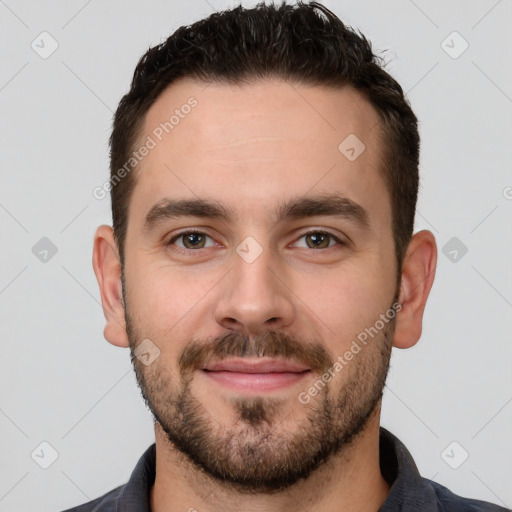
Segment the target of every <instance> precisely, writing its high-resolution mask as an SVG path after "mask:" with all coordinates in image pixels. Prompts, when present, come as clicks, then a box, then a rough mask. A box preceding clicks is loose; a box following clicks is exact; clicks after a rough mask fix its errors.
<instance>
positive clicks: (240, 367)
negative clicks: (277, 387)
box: [203, 357, 310, 373]
mask: <svg viewBox="0 0 512 512" xmlns="http://www.w3.org/2000/svg"><path fill="white" fill-rule="evenodd" d="M309 369H310V368H308V367H307V366H304V365H301V364H298V363H294V362H292V361H286V360H282V359H269V358H261V357H258V358H257V359H254V358H244V359H227V360H224V361H218V362H214V363H209V364H207V365H206V366H205V368H203V370H207V371H211V372H219V371H226V372H239V373H282V372H287V373H300V372H304V371H306V370H309Z"/></svg>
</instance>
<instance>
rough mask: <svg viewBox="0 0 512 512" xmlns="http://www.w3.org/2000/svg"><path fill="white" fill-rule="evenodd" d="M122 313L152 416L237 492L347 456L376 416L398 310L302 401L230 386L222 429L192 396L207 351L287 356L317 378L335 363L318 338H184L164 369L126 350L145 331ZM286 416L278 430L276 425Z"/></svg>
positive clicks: (281, 482) (200, 465) (290, 480)
mask: <svg viewBox="0 0 512 512" xmlns="http://www.w3.org/2000/svg"><path fill="white" fill-rule="evenodd" d="M396 299H397V297H395V300H396ZM125 315H126V316H125V318H126V330H127V334H128V338H129V341H130V351H131V361H132V364H133V367H134V370H135V375H136V378H137V382H138V385H139V388H140V390H141V394H142V397H143V399H144V401H145V403H146V405H147V407H148V408H149V410H150V411H151V413H152V415H153V418H154V421H155V422H158V424H159V425H160V426H161V429H162V431H163V432H164V433H165V435H166V438H167V439H168V441H169V442H170V443H171V445H172V446H174V448H175V449H176V450H177V451H178V452H181V453H182V454H183V455H184V456H185V458H186V459H188V460H189V461H190V462H191V463H192V464H193V466H194V467H195V468H196V469H197V470H199V471H200V472H202V473H204V474H206V475H208V476H209V477H211V478H212V479H213V480H214V481H215V482H216V483H218V484H221V485H222V486H223V487H225V488H227V487H229V488H230V489H233V490H234V491H236V492H238V493H242V494H255V493H272V492H275V491H278V490H283V489H286V488H288V487H290V486H292V485H293V484H295V483H296V482H297V481H299V480H300V479H306V478H308V476H309V475H311V473H312V472H313V471H315V470H316V469H317V468H318V467H319V466H320V465H322V464H323V463H325V462H326V461H328V460H329V459H331V458H332V457H334V456H335V455H337V454H341V453H345V449H346V448H347V447H348V446H350V445H351V444H353V442H354V440H355V439H356V438H357V437H358V436H359V435H360V434H361V433H363V432H364V431H365V428H366V427H367V426H368V423H369V420H370V419H371V418H372V417H374V416H375V415H376V414H378V410H377V408H378V406H379V404H380V402H381V399H382V394H383V389H384V385H385V382H386V377H387V374H388V370H389V361H390V356H391V348H392V338H393V333H394V327H395V323H396V317H393V318H392V319H391V320H390V321H389V322H388V323H386V325H385V327H384V328H383V329H382V330H381V331H379V333H378V334H377V335H375V337H372V339H371V340H370V341H369V342H368V344H367V345H365V346H363V347H362V348H361V350H360V351H359V352H358V353H357V354H355V355H354V357H353V359H352V360H351V361H350V362H348V363H347V364H346V366H344V367H343V368H342V370H341V372H338V373H339V375H335V376H334V377H333V378H332V380H330V382H327V383H325V386H324V387H323V389H320V390H319V392H318V394H317V395H316V396H314V397H312V398H311V399H310V401H309V402H308V403H307V404H304V403H303V402H300V401H299V400H298V398H297V396H296V395H291V396H290V395H288V396H287V397H286V398H277V397H271V396H268V395H267V396H243V395H238V394H235V393H233V395H232V396H231V397H230V398H229V403H230V404H231V409H232V411H233V414H234V415H235V416H234V417H235V418H236V421H235V422H234V423H233V424H229V425H228V426H225V425H222V424H221V421H220V420H221V418H219V417H217V416H216V415H215V414H212V413H210V412H209V411H208V410H207V408H206V407H205V404H203V403H202V402H201V400H199V399H198V398H197V396H195V395H194V387H193V383H194V376H195V375H197V372H198V371H201V368H203V367H204V365H205V363H206V362H207V361H208V360H210V358H214V359H215V360H217V361H218V360H222V359H226V358H227V357H231V356H234V357H245V356H247V357H250V356H261V357H262V356H268V357H279V358H283V359H288V358H293V359H294V360H295V361H298V362H301V363H305V364H307V366H308V367H309V368H311V371H312V372H315V373H316V374H317V376H318V380H317V379H315V382H318V381H320V380H321V376H322V375H323V374H324V373H325V372H326V371H327V370H328V369H329V368H332V366H333V364H334V362H335V361H336V360H334V361H333V360H332V359H331V358H330V356H329V354H328V353H327V351H326V350H325V348H324V344H322V343H320V342H317V341H315V342H313V343H312V342H309V343H305V342H303V341H302V340H301V342H298V341H297V338H296V337H291V336H289V335H287V334H285V333H283V332H277V331H267V332H265V333H264V334H263V335H261V336H256V337H249V336H247V335H245V334H243V333H240V332H230V333H227V334H225V335H222V336H220V337H218V338H214V339H208V340H202V339H194V340H192V341H191V342H190V343H189V344H188V345H187V346H186V347H185V348H184V349H183V351H182V353H181V356H180V358H179V361H178V366H179V371H178V372H175V371H171V370H169V369H168V368H166V367H165V366H164V365H163V363H162V360H163V357H161V356H160V357H159V358H157V359H156V360H155V361H154V362H152V363H151V364H150V365H149V366H145V365H144V364H143V363H142V362H141V361H140V360H139V359H138V357H135V356H134V351H135V349H136V347H137V346H138V344H139V343H141V342H142V340H143V339H144V337H143V336H141V335H140V334H139V333H140V329H139V328H138V327H139V326H136V325H134V322H133V320H132V318H131V317H130V315H129V312H128V307H127V302H126V300H125ZM160 346H161V347H162V346H163V345H160ZM345 350H347V348H343V352H345ZM304 381H306V379H304ZM311 384H312V383H311ZM311 384H310V385H311ZM301 391H306V389H301ZM294 401H295V402H296V404H295V403H293V402H294ZM287 409H288V410H289V413H288V415H285V414H284V412H283V411H286V410H287ZM290 416H291V421H290V422H289V426H290V428H288V430H286V429H285V428H283V426H284V424H285V420H286V419H287V418H288V417H290ZM222 419H225V418H222Z"/></svg>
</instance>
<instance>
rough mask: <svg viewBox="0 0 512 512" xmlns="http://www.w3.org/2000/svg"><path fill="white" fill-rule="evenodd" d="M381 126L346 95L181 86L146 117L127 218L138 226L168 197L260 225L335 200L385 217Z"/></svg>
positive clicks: (282, 87) (279, 84)
mask: <svg viewBox="0 0 512 512" xmlns="http://www.w3.org/2000/svg"><path fill="white" fill-rule="evenodd" d="M380 126H381V125H380V121H379V117H378V114H377V112H376V110H375V109H374V108H373V107H372V106H371V104H370V103H369V102H368V101H367V100H366V99H365V98H364V97H363V96H362V95H361V94H360V93H359V92H357V91H355V90H354V89H352V88H349V87H345V88H341V89H332V88H327V87H324V86H305V85H299V84H292V83H289V82H285V81H282V80H261V81H258V82H255V83H253V84H250V85H247V84H246V85H242V86H235V85H227V84H216V83H210V84H206V83H204V82H198V81H193V80H190V79H184V80H183V79H182V80H179V81H177V82H175V83H173V84H172V85H171V86H170V87H169V88H167V89H166V90H165V91H164V92H163V93H162V94H161V96H160V97H159V98H158V100H157V101H156V102H155V103H154V104H153V105H152V107H151V108H150V109H149V111H148V112H147V114H146V117H145V120H144V123H143V129H142V132H141V134H140V137H139V141H140V142H139V144H145V143H146V142H148V141H149V140H151V141H152V142H151V146H152V148H151V150H150V151H149V152H148V154H147V155H146V156H145V157H144V158H143V159H142V160H141V161H140V163H139V165H138V167H137V170H136V175H137V183H136V186H135V190H134V194H133V196H132V205H131V207H130V210H131V211H133V212H134V213H135V214H137V215H139V216H141V215H144V214H145V213H146V212H147V210H148V209H149V208H150V207H151V206H152V205H154V204H155V203H157V202H158V201H160V200H161V199H163V198H164V197H173V196H174V197H180V198H183V197H187V198H198V197H200V198H211V199H214V200H216V201H220V202H224V203H225V204H226V205H229V206H233V207H234V208H237V209H238V210H239V211H240V212H241V213H242V214H243V212H245V213H246V215H248V216H250V215H252V213H251V212H253V211H254V209H255V208H257V209H258V211H260V212H261V214H262V215H263V213H264V211H265V206H267V205H268V206H269V207H270V205H271V204H272V202H275V201H279V202H282V200H283V199H286V198H287V197H296V196H298V195H301V196H302V195H306V194H308V193H309V192H315V193H332V192H342V193H344V194H345V195H346V196H349V197H351V198H352V199H353V200H354V201H356V202H358V203H360V204H366V205H367V206H368V208H369V209H373V210H374V213H375V215H380V216H382V215H384V216H390V205H389V197H388V194H387V190H386V185H385V182H384V180H383V178H382V176H381V174H380V172H379V171H378V169H379V168H381V167H382V165H383V163H382V158H381V135H380ZM262 207H263V208H262Z"/></svg>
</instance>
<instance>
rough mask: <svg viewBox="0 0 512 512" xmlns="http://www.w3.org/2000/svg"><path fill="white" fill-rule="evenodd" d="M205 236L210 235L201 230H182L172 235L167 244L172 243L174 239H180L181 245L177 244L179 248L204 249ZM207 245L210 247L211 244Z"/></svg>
mask: <svg viewBox="0 0 512 512" xmlns="http://www.w3.org/2000/svg"><path fill="white" fill-rule="evenodd" d="M206 238H210V237H209V236H208V235H207V234H206V233H202V232H201V231H183V232H182V233H180V234H178V235H176V236H174V237H172V238H171V239H170V240H169V243H168V244H167V245H174V242H175V241H177V240H180V241H181V242H182V245H180V244H177V247H180V248H181V249H192V250H193V249H204V248H205V247H206V245H205V243H206ZM208 247H212V245H210V246H208Z"/></svg>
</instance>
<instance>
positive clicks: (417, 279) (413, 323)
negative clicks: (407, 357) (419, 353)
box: [393, 230, 437, 348]
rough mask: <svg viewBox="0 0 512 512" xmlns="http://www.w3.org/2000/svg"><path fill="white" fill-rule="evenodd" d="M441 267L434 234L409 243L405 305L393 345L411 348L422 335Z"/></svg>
mask: <svg viewBox="0 0 512 512" xmlns="http://www.w3.org/2000/svg"><path fill="white" fill-rule="evenodd" d="M436 266H437V245H436V240H435V237H434V235H433V234H432V233H431V232H430V231H428V230H423V231H419V232H418V233H416V234H414V235H413V237H412V238H411V241H410V242H409V246H408V248H407V252H406V255H405V258H404V264H403V268H402V279H401V283H400V294H399V299H398V301H399V302H400V304H401V305H402V308H401V310H400V312H399V313H398V314H397V317H396V325H395V332H394V337H393V346H394V347H397V348H409V347H412V346H413V345H415V344H416V343H417V342H418V340H419V339H420V336H421V329H422V320H423V312H424V310H425V306H426V303H427V298H428V295H429V293H430V290H431V288H432V284H433V283H434V277H435V273H436Z"/></svg>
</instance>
